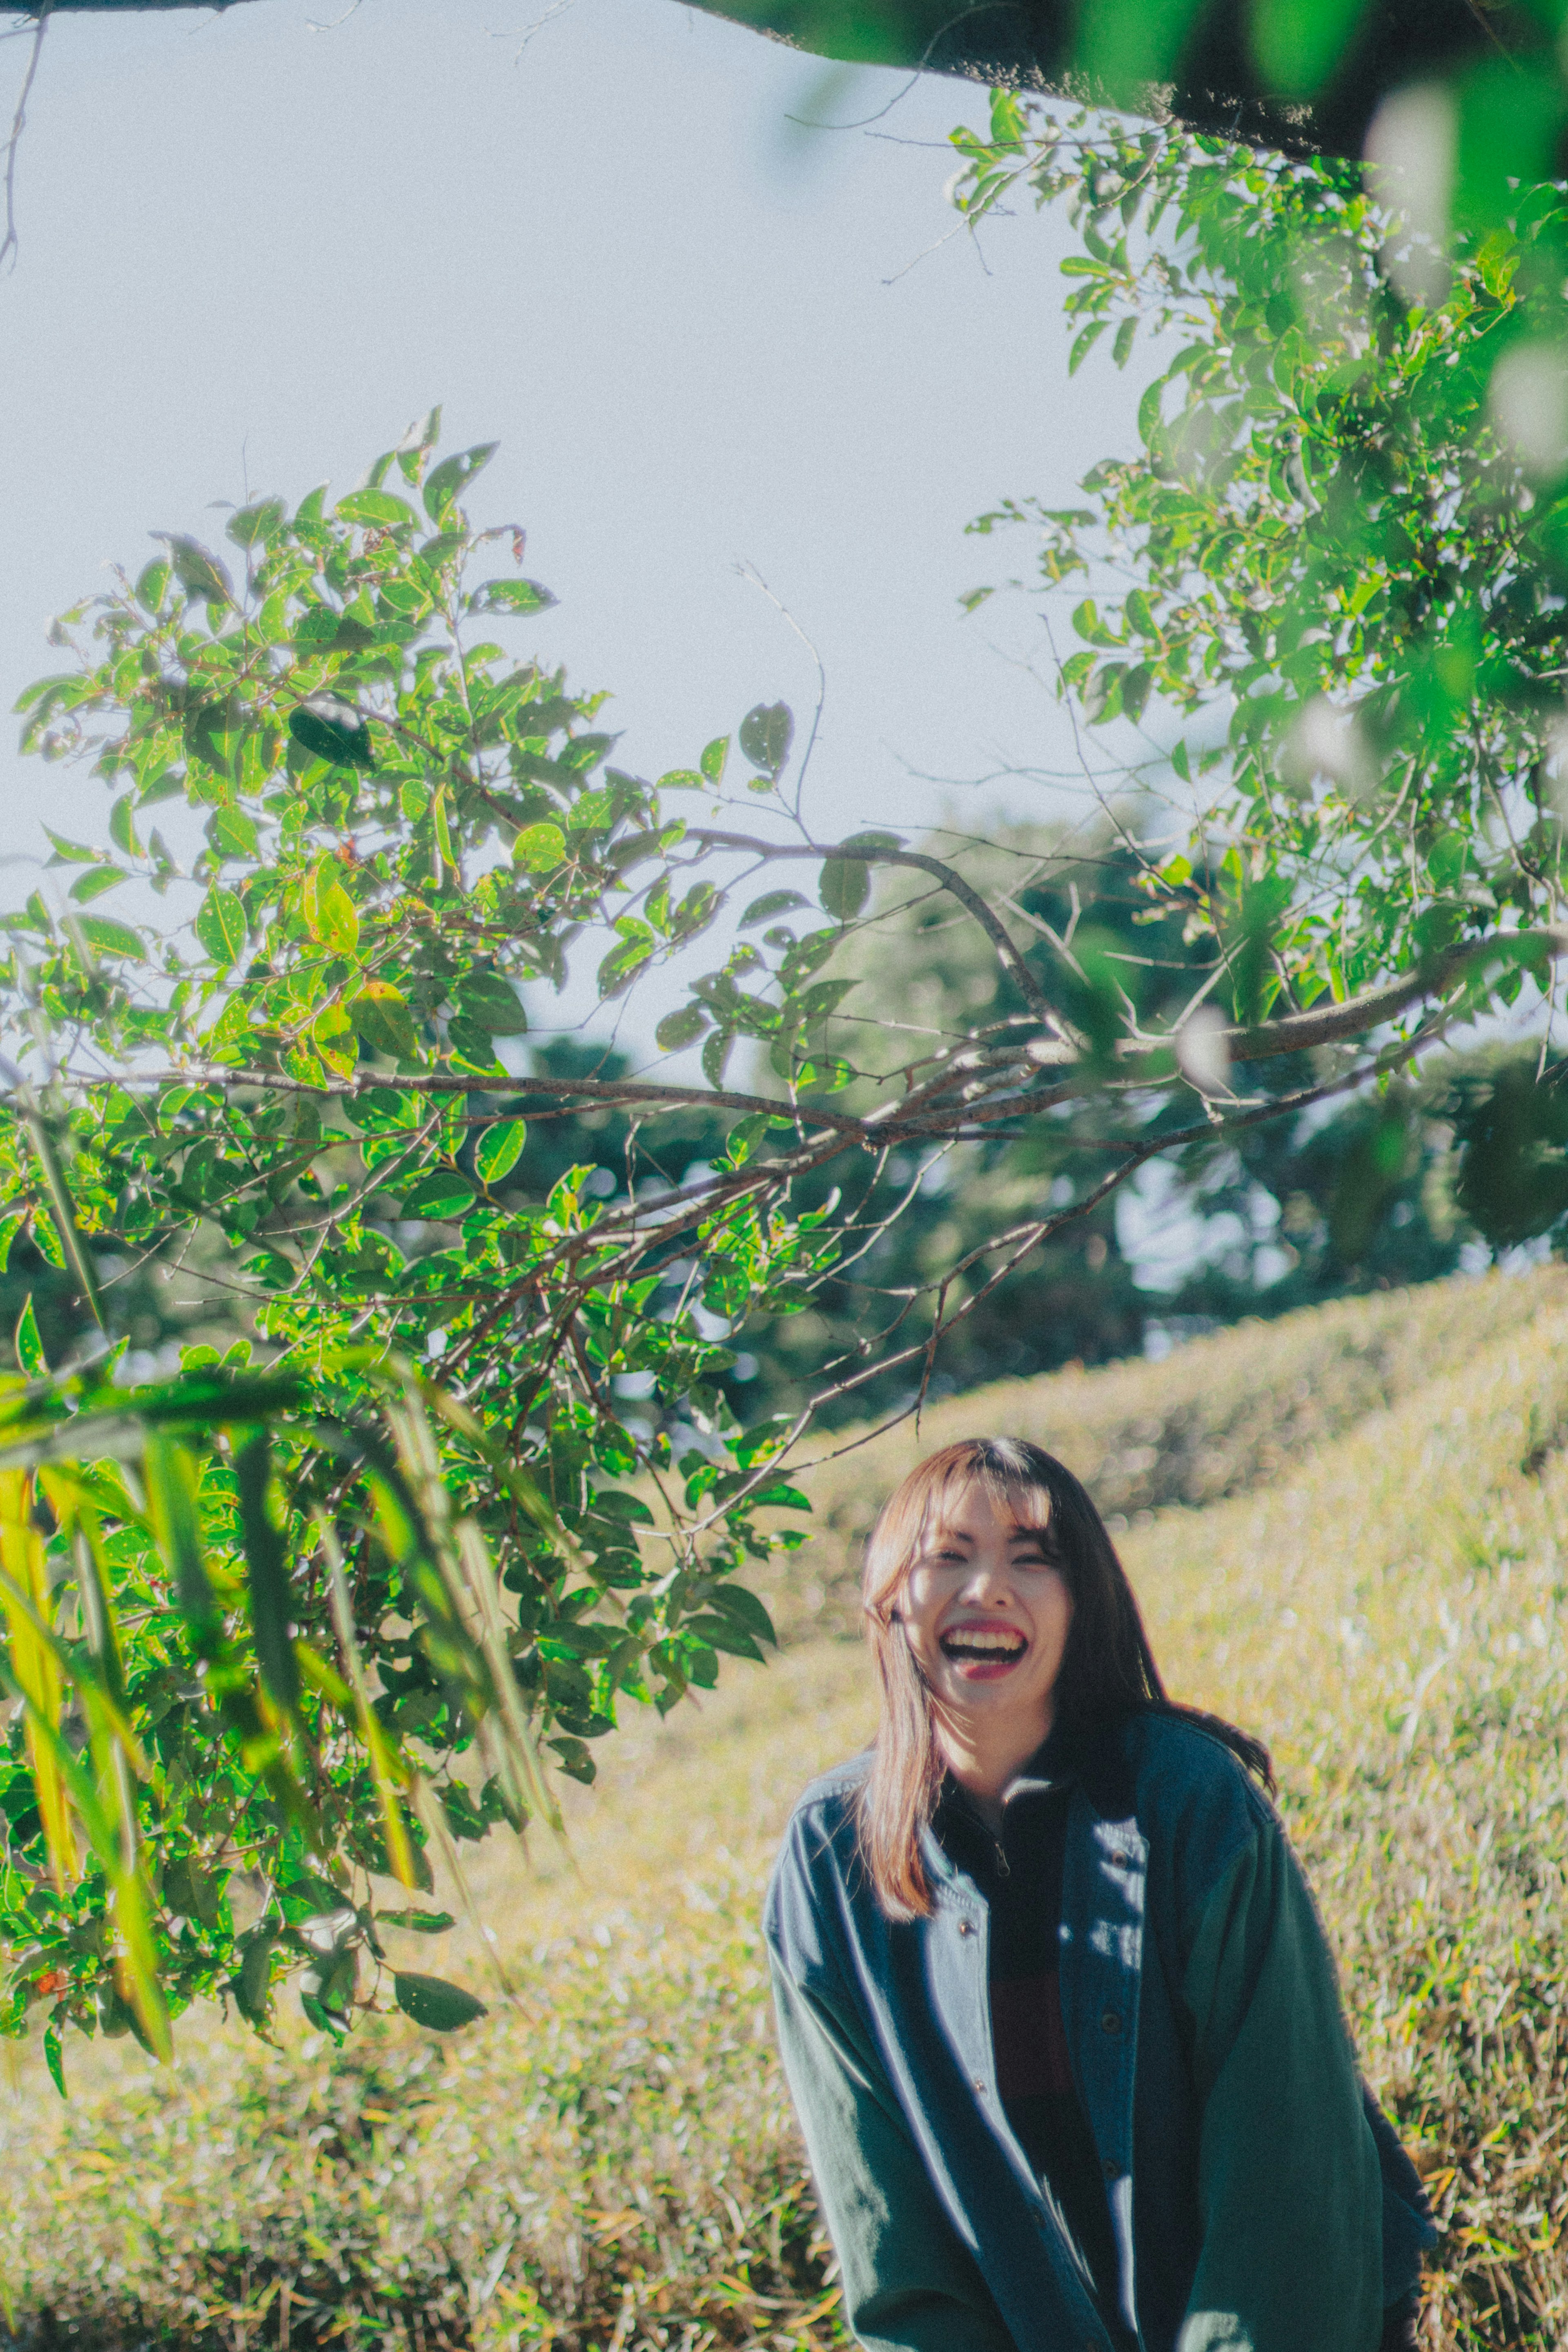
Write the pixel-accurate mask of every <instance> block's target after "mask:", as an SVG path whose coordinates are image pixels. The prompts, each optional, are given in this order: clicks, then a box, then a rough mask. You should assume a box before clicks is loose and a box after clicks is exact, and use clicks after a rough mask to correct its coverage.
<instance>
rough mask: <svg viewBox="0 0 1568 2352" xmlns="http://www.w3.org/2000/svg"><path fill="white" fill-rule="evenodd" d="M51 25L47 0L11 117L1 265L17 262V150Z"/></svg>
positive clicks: (6, 147)
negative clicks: (39, 62) (46, 36)
mask: <svg viewBox="0 0 1568 2352" xmlns="http://www.w3.org/2000/svg"><path fill="white" fill-rule="evenodd" d="M48 28H49V0H44V5H43V6H42V7H41V8H40V9H39V10H38V23H37V31H36V32H35V33H34V35H33V46H32V48H31V50H30V52H29V53H28V58H27V70H26V74H25V75H24V76H23V78H22V95H21V97H20V98H19V99H18V100H16V113H15V115H14V116H13V117H12V120H11V136H10V138H9V139H8V140H7V141H6V142H5V236H4V237H3V238H0V269H4V268H5V265H6V263H7V262H9V263H10V265H11V267H12V268H13V269H15V268H16V252H17V245H16V151H17V149H18V148H19V147H20V145H21V143H22V133H23V131H25V130H26V127H27V100H28V99H29V97H30V96H31V95H32V89H33V77H34V75H35V74H36V73H37V70H38V58H39V56H40V54H41V53H42V50H43V47H44V35H45V34H46V33H47V31H48Z"/></svg>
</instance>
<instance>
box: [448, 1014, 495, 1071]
mask: <svg viewBox="0 0 1568 2352" xmlns="http://www.w3.org/2000/svg"><path fill="white" fill-rule="evenodd" d="M446 1042H447V1044H448V1045H450V1047H451V1048H452V1053H453V1055H454V1058H455V1060H457V1061H459V1062H461V1063H462V1065H463V1066H464V1068H465V1069H469V1070H484V1071H486V1073H494V1072H495V1071H497V1070H498V1069H500V1068H501V1067H502V1066H503V1065H502V1063H501V1061H500V1058H499V1056H498V1055H497V1052H496V1041H495V1039H494V1037H492V1035H491V1034H490V1032H489V1031H488V1029H481V1028H480V1026H479V1024H478V1023H477V1022H476V1021H465V1020H464V1018H463V1016H462V1014H461V1013H454V1015H453V1016H452V1018H451V1020H450V1021H449V1022H448V1023H447V1024H446Z"/></svg>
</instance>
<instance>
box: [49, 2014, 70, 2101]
mask: <svg viewBox="0 0 1568 2352" xmlns="http://www.w3.org/2000/svg"><path fill="white" fill-rule="evenodd" d="M44 2063H45V2065H46V2066H47V2068H48V2070H49V2080H50V2082H51V2083H52V2084H54V2086H55V2088H56V2090H57V2092H58V2093H59V2095H60V2096H61V2098H62V2099H63V2098H64V2097H65V2096H66V2062H65V2057H64V2053H62V2051H61V2049H60V2029H59V2027H58V2026H57V2024H56V2023H55V2021H54V2019H53V2018H52V2017H51V2018H50V2020H49V2021H48V2023H47V2025H46V2026H45V2028H44Z"/></svg>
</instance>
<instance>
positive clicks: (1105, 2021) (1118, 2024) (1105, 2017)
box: [1100, 2009, 1122, 2033]
mask: <svg viewBox="0 0 1568 2352" xmlns="http://www.w3.org/2000/svg"><path fill="white" fill-rule="evenodd" d="M1100 2031H1101V2032H1102V2033H1120V2032H1121V2031H1122V2012H1121V2011H1120V2010H1119V2009H1107V2010H1103V2011H1101V2014H1100Z"/></svg>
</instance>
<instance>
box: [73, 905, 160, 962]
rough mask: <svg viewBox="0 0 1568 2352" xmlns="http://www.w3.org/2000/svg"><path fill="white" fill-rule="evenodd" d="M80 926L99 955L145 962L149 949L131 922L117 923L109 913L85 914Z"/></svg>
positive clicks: (90, 945)
mask: <svg viewBox="0 0 1568 2352" xmlns="http://www.w3.org/2000/svg"><path fill="white" fill-rule="evenodd" d="M78 928H79V929H80V930H81V933H82V936H83V938H84V939H85V940H86V941H87V943H88V945H89V947H90V948H92V949H93V950H96V952H97V953H98V954H99V955H111V956H124V957H125V958H126V959H127V961H130V962H132V963H145V962H146V961H147V950H146V948H145V947H144V946H143V944H142V940H141V933H140V931H133V930H132V929H131V926H130V924H129V923H117V922H114V921H112V920H111V919H110V917H109V916H108V915H83V916H82V917H81V918H80V920H79V926H78Z"/></svg>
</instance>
